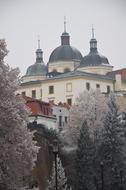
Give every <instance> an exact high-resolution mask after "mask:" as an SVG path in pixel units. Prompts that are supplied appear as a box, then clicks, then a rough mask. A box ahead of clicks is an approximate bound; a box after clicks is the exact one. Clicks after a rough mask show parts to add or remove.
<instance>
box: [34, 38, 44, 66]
mask: <svg viewBox="0 0 126 190" xmlns="http://www.w3.org/2000/svg"><path fill="white" fill-rule="evenodd" d="M36 63H43V51H42V50H41V49H40V39H38V49H37V50H36Z"/></svg>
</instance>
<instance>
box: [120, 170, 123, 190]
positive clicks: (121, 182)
mask: <svg viewBox="0 0 126 190" xmlns="http://www.w3.org/2000/svg"><path fill="white" fill-rule="evenodd" d="M120 190H123V171H122V170H120Z"/></svg>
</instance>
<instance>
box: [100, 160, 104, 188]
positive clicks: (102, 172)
mask: <svg viewBox="0 0 126 190" xmlns="http://www.w3.org/2000/svg"><path fill="white" fill-rule="evenodd" d="M100 167H101V190H104V171H103V169H104V168H103V167H104V164H103V162H102V161H101V162H100Z"/></svg>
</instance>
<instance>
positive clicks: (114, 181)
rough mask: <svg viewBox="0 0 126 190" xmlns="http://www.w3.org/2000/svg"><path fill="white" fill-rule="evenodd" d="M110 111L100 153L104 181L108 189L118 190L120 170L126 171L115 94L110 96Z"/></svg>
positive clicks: (106, 119)
mask: <svg viewBox="0 0 126 190" xmlns="http://www.w3.org/2000/svg"><path fill="white" fill-rule="evenodd" d="M108 108H109V111H108V113H107V115H106V118H105V121H104V130H103V134H102V144H101V146H100V148H99V151H98V157H99V158H100V160H99V162H100V161H103V163H104V181H105V186H106V189H107V190H109V189H116V187H117V186H119V185H120V177H119V173H120V170H124V169H125V153H124V151H123V149H124V142H123V140H124V138H123V139H122V138H121V135H122V133H123V131H122V129H123V128H122V126H121V123H120V122H119V117H118V115H119V114H118V107H117V105H116V99H115V96H114V94H111V95H110V100H109V102H108Z"/></svg>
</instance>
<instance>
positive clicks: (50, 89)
mask: <svg viewBox="0 0 126 190" xmlns="http://www.w3.org/2000/svg"><path fill="white" fill-rule="evenodd" d="M53 93H54V86H49V94H53Z"/></svg>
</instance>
